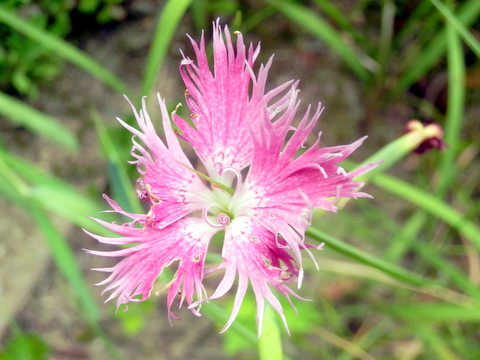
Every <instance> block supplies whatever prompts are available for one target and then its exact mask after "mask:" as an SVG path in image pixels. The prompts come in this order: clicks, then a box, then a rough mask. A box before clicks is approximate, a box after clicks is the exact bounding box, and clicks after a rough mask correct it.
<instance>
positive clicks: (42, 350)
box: [0, 334, 50, 360]
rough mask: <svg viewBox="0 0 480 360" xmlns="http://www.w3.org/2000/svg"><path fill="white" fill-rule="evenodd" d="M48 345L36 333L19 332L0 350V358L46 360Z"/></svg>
mask: <svg viewBox="0 0 480 360" xmlns="http://www.w3.org/2000/svg"><path fill="white" fill-rule="evenodd" d="M49 353H50V347H49V346H48V345H47V343H46V342H45V341H43V339H42V338H41V337H40V336H38V335H36V334H19V335H17V336H15V337H14V338H13V339H10V340H9V341H8V342H7V343H6V344H5V347H4V348H3V349H2V350H1V351H0V360H47V359H49V356H48V355H49Z"/></svg>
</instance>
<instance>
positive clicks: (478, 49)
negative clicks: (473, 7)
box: [430, 0, 480, 57]
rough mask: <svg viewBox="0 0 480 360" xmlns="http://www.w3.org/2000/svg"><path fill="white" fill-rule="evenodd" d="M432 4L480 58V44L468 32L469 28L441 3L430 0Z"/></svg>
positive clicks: (436, 0)
mask: <svg viewBox="0 0 480 360" xmlns="http://www.w3.org/2000/svg"><path fill="white" fill-rule="evenodd" d="M430 2H431V3H432V4H433V5H434V6H435V7H436V8H437V9H438V11H440V12H441V13H442V15H443V16H444V17H445V19H446V20H447V21H448V22H449V23H450V24H451V25H452V26H453V27H454V28H455V30H456V31H458V33H459V34H460V36H461V37H462V38H463V40H464V41H465V42H466V43H467V45H468V46H469V47H470V49H471V50H472V51H473V52H474V53H475V54H476V55H477V56H478V57H480V43H479V42H478V41H477V39H476V38H475V37H474V36H473V35H472V34H471V33H470V32H469V31H468V30H467V28H466V27H465V26H464V25H463V24H462V23H461V22H460V21H459V20H458V19H457V17H456V16H455V15H454V14H453V13H452V12H451V11H450V10H449V9H448V8H447V7H446V6H445V5H443V4H442V3H441V2H440V1H438V0H430Z"/></svg>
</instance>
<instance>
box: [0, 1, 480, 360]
mask: <svg viewBox="0 0 480 360" xmlns="http://www.w3.org/2000/svg"><path fill="white" fill-rule="evenodd" d="M479 14H480V2H479V1H476V0H467V1H461V2H455V1H446V2H441V1H438V0H423V1H417V2H414V3H408V2H405V1H393V0H386V1H383V2H375V1H355V2H347V1H346V2H342V1H340V2H333V1H326V0H316V1H313V2H308V3H307V2H305V1H293V0H269V1H261V2H258V3H257V4H256V5H255V6H252V7H250V6H249V5H248V4H246V3H244V2H241V1H233V0H232V1H207V0H201V1H194V2H191V1H181V2H178V1H174V0H170V1H167V2H166V4H165V6H164V7H163V8H162V9H159V11H158V16H157V19H158V22H157V25H156V32H155V35H154V37H153V38H152V41H151V44H150V51H149V56H148V57H147V59H146V63H145V67H144V70H143V75H144V76H143V78H142V79H139V85H140V86H139V87H138V88H140V89H141V90H140V93H133V91H132V90H131V89H129V88H128V86H127V85H126V84H125V82H124V80H123V79H122V76H119V75H116V74H113V73H112V72H111V71H109V70H106V68H107V67H106V66H105V65H104V64H100V63H99V62H98V61H96V60H93V59H92V58H91V57H90V56H89V55H87V54H86V53H85V52H84V51H82V50H81V49H79V48H78V47H75V46H74V45H72V43H70V42H69V41H67V40H65V39H64V38H61V37H60V36H59V35H58V34H56V33H53V32H49V31H47V30H45V29H41V28H38V27H36V26H35V24H31V23H29V22H28V19H25V18H24V17H23V16H22V15H21V13H20V12H16V11H14V10H12V9H7V8H4V7H0V22H1V23H2V25H6V26H8V27H10V28H11V29H12V30H13V31H15V32H17V33H18V34H21V36H25V37H27V38H29V39H30V40H31V41H34V42H35V43H37V44H38V45H39V46H40V47H42V48H44V49H45V50H47V51H49V52H50V53H51V54H52V55H53V56H56V57H58V58H59V59H60V58H61V59H63V60H64V61H68V62H71V63H72V64H74V65H75V66H77V67H79V68H80V69H82V70H83V71H84V72H85V74H88V75H89V76H91V77H92V81H98V82H102V83H104V84H106V85H107V86H109V87H110V88H111V89H113V90H114V91H116V92H118V93H119V98H120V94H122V93H124V94H128V95H131V96H133V98H136V99H139V98H140V97H141V96H143V95H147V94H150V92H151V91H152V90H153V88H154V84H155V80H156V78H157V77H158V74H159V72H160V70H161V67H162V64H163V63H164V61H165V57H166V56H167V50H168V49H169V48H170V46H171V43H172V39H173V37H174V35H175V34H176V33H177V32H179V31H184V30H183V28H182V27H181V25H180V24H181V23H182V19H183V21H184V22H185V23H188V20H191V21H192V23H193V24H194V28H192V29H189V31H192V32H194V34H195V35H198V34H199V33H200V31H201V29H202V28H206V29H205V30H206V33H208V32H209V26H210V24H211V21H212V20H214V19H216V18H217V17H218V16H221V17H222V21H223V20H225V21H226V22H229V20H230V21H232V22H234V23H235V28H238V29H239V30H241V31H243V32H245V36H246V38H247V39H248V38H249V36H248V32H251V33H257V32H258V34H259V35H261V34H262V32H265V30H264V29H265V27H268V26H270V27H271V26H278V28H279V29H282V31H283V34H279V35H277V36H282V35H283V36H289V37H293V38H308V39H309V40H310V41H311V42H315V43H318V44H321V45H322V46H324V47H327V48H328V49H329V51H331V52H333V53H336V54H337V56H338V57H339V59H341V61H342V63H343V64H344V65H345V66H344V72H345V73H347V74H348V75H349V77H351V78H352V79H354V80H355V81H357V82H358V83H359V84H360V86H361V91H362V93H363V94H364V98H365V99H367V100H366V102H368V104H367V106H368V107H370V108H373V111H375V110H376V111H377V112H379V113H380V112H381V111H382V110H383V109H385V108H386V107H387V106H388V105H389V104H393V103H396V102H398V101H403V102H404V103H405V104H406V105H407V106H409V107H410V108H412V111H411V112H412V113H416V114H418V115H419V116H420V117H422V118H425V119H426V120H434V121H436V122H438V123H439V124H441V125H442V127H443V129H444V132H445V138H444V139H445V141H446V143H447V145H448V146H447V148H446V149H445V150H444V151H443V152H441V153H440V152H437V153H435V152H432V153H427V154H425V155H423V156H422V157H417V158H414V157H413V156H411V155H409V152H410V150H411V148H408V147H405V146H404V145H402V146H400V145H398V144H399V143H394V142H393V141H394V140H395V139H396V138H397V137H398V134H396V133H391V134H390V133H388V134H382V135H383V136H384V137H386V138H388V139H389V142H390V147H389V146H386V147H385V148H384V151H380V150H381V147H382V146H381V145H380V144H375V145H370V148H372V146H376V151H378V153H377V156H379V157H380V158H386V159H387V161H386V164H388V166H386V167H384V168H383V169H382V170H381V171H379V172H378V173H377V174H376V175H374V176H373V177H371V178H369V179H366V180H367V181H369V182H370V183H371V185H368V186H369V187H368V190H367V192H370V193H374V194H375V197H376V199H375V200H373V202H372V203H369V202H368V201H358V202H355V203H349V205H348V209H346V210H345V211H342V212H340V213H339V214H335V215H334V217H331V216H332V215H329V214H327V215H321V216H320V217H319V219H318V221H316V222H315V223H314V224H313V226H314V228H312V229H311V230H310V231H309V236H310V237H311V238H312V239H314V240H317V241H325V242H326V250H327V251H325V252H324V253H321V254H320V255H319V256H318V259H319V262H320V267H321V271H320V273H316V272H314V269H313V266H312V269H309V270H310V274H309V280H308V281H309V284H311V286H309V288H308V290H307V291H306V292H307V294H308V295H309V296H311V297H313V298H315V300H316V301H315V302H313V303H305V304H304V303H302V304H299V305H298V307H299V308H300V313H299V316H298V318H295V317H294V316H293V313H290V310H286V311H288V312H289V323H290V326H291V329H292V336H291V337H290V338H288V337H285V336H284V337H283V341H284V348H285V349H286V354H287V355H288V356H290V357H291V358H295V357H298V356H303V357H302V358H312V359H317V358H320V359H341V360H347V359H355V358H357V359H393V358H404V359H407V358H408V359H469V358H477V357H479V358H480V346H479V345H478V344H479V343H480V338H479V336H480V335H479V333H478V330H477V327H478V325H477V324H478V322H479V311H480V302H479V300H480V290H479V288H478V286H479V279H478V272H479V270H480V269H479V265H478V263H479V250H480V231H479V225H478V213H479V202H478V183H480V173H479V171H478V170H477V169H478V149H479V146H480V144H479V143H478V137H475V136H474V134H472V133H466V131H465V129H466V124H465V122H464V117H465V115H464V114H465V112H466V108H468V107H469V106H473V104H471V103H469V99H468V97H467V80H468V75H467V74H469V73H470V72H471V73H473V74H474V75H475V76H478V75H476V74H477V73H478V55H479V54H480V51H479V49H480V46H479V43H478V40H477V38H478V30H479V29H478V18H479ZM185 19H187V20H185ZM280 23H281V25H282V26H279V24H280ZM184 26H185V25H184ZM232 30H234V29H233V28H232ZM190 33H191V32H190ZM18 34H17V35H18ZM191 34H192V33H191ZM262 40H263V41H267V40H268V39H262ZM292 51H294V49H292ZM472 59H474V60H472ZM439 72H444V73H446V76H447V80H448V83H447V84H448V87H447V89H446V90H447V96H446V100H445V104H437V103H428V104H427V105H428V106H425V103H427V102H428V101H429V99H426V98H423V97H422V94H421V93H419V92H418V91H417V89H418V87H419V85H422V84H425V82H426V81H427V83H428V79H430V78H431V77H432V76H434V75H435V74H436V73H439ZM471 76H473V75H471ZM158 90H161V89H158ZM474 90H477V89H474ZM368 99H371V100H368ZM326 105H327V106H328V104H326ZM375 108H377V109H375ZM425 108H430V109H434V110H433V111H425ZM0 113H1V114H2V115H3V116H4V117H5V119H7V120H9V121H11V122H12V124H14V125H15V126H22V127H25V128H26V129H28V130H29V131H31V132H32V133H34V134H35V136H40V137H44V138H45V139H46V140H48V141H50V142H51V144H52V145H51V146H56V145H57V144H58V145H60V146H63V147H65V148H66V149H68V151H72V152H75V153H76V154H78V156H81V150H79V149H78V146H79V145H78V144H79V141H78V139H76V137H75V135H74V134H73V132H72V131H70V130H68V129H66V128H65V127H64V126H63V125H62V124H61V123H60V122H59V121H58V120H55V119H54V118H53V117H52V116H51V115H49V114H46V113H41V112H39V111H38V110H34V109H33V105H32V104H30V103H29V101H28V100H24V101H22V98H21V97H19V96H18V94H13V93H12V94H6V93H1V94H0ZM90 114H91V115H90V116H91V118H92V121H93V122H94V123H95V126H96V129H97V133H98V138H99V142H101V144H102V147H103V154H102V156H103V157H104V160H105V163H106V164H108V168H109V169H110V171H109V172H108V181H109V187H110V189H112V192H114V194H113V197H115V198H116V199H118V200H119V201H120V203H121V204H122V206H124V207H125V208H126V209H136V210H137V211H138V210H139V209H140V207H139V204H138V202H137V201H136V199H135V198H134V197H133V195H134V194H135V190H134V188H133V186H132V184H133V183H134V182H133V181H134V177H133V174H131V173H130V170H129V168H127V167H126V165H127V163H126V162H127V160H128V159H127V158H123V157H122V156H123V155H122V154H124V153H125V151H123V150H122V149H125V148H127V149H129V148H130V144H129V143H127V142H126V140H125V139H123V138H119V137H116V136H113V134H115V132H114V131H115V130H113V129H110V128H108V127H107V126H106V125H105V124H104V123H103V122H102V114H99V113H98V112H97V111H96V110H95V109H93V110H91V111H90ZM119 115H121V114H119ZM404 120H405V121H407V120H409V119H404ZM377 125H383V124H376V123H370V124H369V128H370V129H373V131H375V127H376V126H377ZM476 125H477V126H478V124H476ZM383 128H384V127H383ZM324 131H325V133H328V129H324ZM373 137H374V138H375V136H373ZM127 140H128V139H127ZM128 141H129V140H128ZM391 144H395V145H394V146H392V145H391ZM387 145H388V144H387ZM1 150H2V151H1V152H0V193H1V194H2V195H3V197H4V198H5V199H6V200H7V201H10V202H12V203H16V204H19V205H20V206H22V207H23V208H24V209H25V211H26V212H27V213H29V214H30V215H31V217H32V219H33V220H34V223H35V224H36V226H37V227H38V228H39V229H40V230H41V232H42V233H43V235H44V237H45V239H46V241H47V243H48V245H49V246H50V249H51V253H52V258H53V259H54V260H55V263H56V266H57V267H58V269H59V271H60V272H61V273H62V274H63V275H64V276H65V279H66V281H67V283H68V284H69V285H70V286H71V288H72V289H73V291H74V293H75V294H76V295H77V300H76V303H77V306H78V308H79V310H80V312H81V314H82V317H83V318H84V319H85V322H86V323H87V325H88V326H91V327H92V329H93V331H94V332H95V333H96V334H97V336H99V337H101V338H102V339H103V340H104V342H105V346H106V348H107V349H109V352H110V355H111V357H112V358H122V354H121V352H119V351H118V349H116V348H115V346H114V345H113V344H112V341H111V339H110V335H109V329H108V328H103V327H102V325H101V316H102V315H101V314H102V312H101V311H100V309H99V305H98V304H97V303H96V301H95V300H94V299H93V296H92V294H91V291H92V287H91V286H90V284H87V283H86V281H85V279H84V274H82V272H81V271H80V270H79V269H80V265H79V256H83V255H81V254H77V253H76V252H75V251H74V250H73V249H72V248H71V246H70V245H69V240H68V239H67V238H65V237H64V235H62V234H60V233H59V232H58V231H57V230H56V228H55V226H54V225H53V223H52V221H51V218H50V216H51V215H52V214H55V215H58V216H62V217H64V218H65V219H66V220H67V221H68V222H70V223H71V224H72V225H73V226H78V227H82V228H85V229H87V230H90V231H94V232H97V233H100V232H102V231H104V230H102V229H100V228H98V227H97V225H96V224H95V223H94V222H92V221H90V220H89V219H87V218H86V216H97V213H98V212H99V211H100V210H101V209H103V208H105V205H104V204H102V203H101V201H100V199H97V198H93V199H92V197H91V196H90V195H89V194H86V193H83V192H79V190H78V189H77V188H76V187H75V186H73V185H71V184H68V182H67V181H66V180H64V179H61V178H60V177H58V176H56V175H54V174H49V173H48V172H45V171H43V170H41V169H38V168H37V167H36V166H35V165H34V164H32V163H29V162H28V161H27V160H25V159H22V158H20V157H18V156H16V155H14V154H13V153H12V152H11V150H10V149H8V148H6V147H4V146H2V149H1ZM469 152H470V153H469ZM472 152H473V155H472V154H471V153H472ZM412 159H413V160H412ZM408 161H410V162H414V163H415V170H414V171H411V170H409V168H408V166H407V162H408ZM383 172H388V174H383ZM465 173H468V174H469V177H468V178H467V181H465ZM103 190H104V189H101V191H103ZM323 220H326V221H323ZM331 224H338V225H336V226H331ZM323 258H324V263H325V264H326V265H325V266H322V259H323ZM163 277H165V275H162V278H163ZM317 278H318V280H317ZM166 281H168V280H166ZM308 295H307V297H308ZM133 306H135V305H132V307H133ZM230 306H231V305H230ZM254 306H255V305H254V302H253V301H246V302H245V304H244V306H243V308H242V313H241V314H240V316H239V319H238V321H237V323H235V325H234V326H233V327H232V329H231V330H230V331H229V332H227V333H226V334H225V335H223V336H224V342H225V351H226V353H225V354H226V356H227V355H228V356H239V358H255V355H252V354H254V351H255V347H256V341H257V340H256V334H255V332H256V328H255V324H254V321H253V319H254ZM286 308H288V305H287V306H286ZM204 312H205V314H207V315H208V316H209V317H210V318H211V319H212V321H213V322H215V323H218V326H221V324H222V323H224V322H225V319H227V318H228V313H229V305H228V304H222V305H217V304H206V305H205V308H204ZM103 316H107V315H103ZM119 316H120V318H121V319H123V320H122V321H124V322H125V323H124V328H125V331H126V332H128V331H130V332H136V333H137V334H139V333H141V332H142V326H129V324H131V323H134V324H145V323H146V322H148V319H147V317H148V316H151V314H150V312H149V311H145V312H141V311H139V312H134V313H133V315H129V317H128V316H126V315H125V317H124V318H123V317H121V316H122V315H119ZM129 319H130V320H129ZM129 321H130V323H129ZM306 322H307V323H308V326H307V325H305V323H306ZM144 326H146V325H144ZM128 329H130V330H128ZM132 329H135V330H132ZM21 332H25V333H28V332H29V329H28V328H26V329H21V331H20V332H19V331H18V329H17V331H16V332H12V333H15V334H17V335H16V336H17V338H18V339H21V338H22V337H23V336H24V335H23V334H21ZM38 335H39V336H41V334H38ZM132 336H133V335H132ZM12 343H15V342H14V341H13V342H12ZM262 346H265V347H268V343H267V344H266V345H262ZM9 349H10V348H8V347H6V348H4V350H0V351H3V352H2V355H0V358H5V359H8V358H9V357H8V356H10V355H9V351H12V350H9ZM409 351H410V353H409ZM299 354H301V355H299ZM2 356H3V357H2ZM31 358H32V359H33V358H35V357H33V355H32V357H31Z"/></svg>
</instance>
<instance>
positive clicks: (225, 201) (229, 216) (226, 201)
mask: <svg viewBox="0 0 480 360" xmlns="http://www.w3.org/2000/svg"><path fill="white" fill-rule="evenodd" d="M211 194H212V195H213V196H212V199H211V200H212V202H211V204H210V205H209V206H207V208H206V209H205V210H203V218H204V219H205V221H206V222H207V223H208V224H209V225H210V226H212V227H214V228H222V227H224V226H227V225H228V224H230V222H231V221H232V220H233V213H232V211H231V210H230V202H231V201H230V200H231V198H232V196H231V195H230V194H227V193H226V192H225V191H223V190H220V189H215V190H213V191H212V193H211Z"/></svg>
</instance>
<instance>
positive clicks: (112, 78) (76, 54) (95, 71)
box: [0, 6, 130, 94]
mask: <svg viewBox="0 0 480 360" xmlns="http://www.w3.org/2000/svg"><path fill="white" fill-rule="evenodd" d="M0 21H1V22H4V23H5V24H7V25H8V26H10V27H12V28H13V29H15V30H16V31H18V32H19V33H22V34H23V35H25V36H26V37H28V38H30V39H32V40H33V41H36V42H37V43H38V44H40V45H42V46H43V47H45V48H46V49H49V50H51V51H52V52H53V53H55V54H57V55H58V56H60V57H62V58H63V59H65V60H67V61H70V62H71V63H72V64H75V65H76V66H78V67H79V68H81V69H83V70H84V71H86V72H87V73H89V74H91V75H92V76H93V77H95V78H97V79H98V80H100V81H102V82H103V83H105V84H106V85H108V86H109V87H111V88H112V89H113V90H115V91H117V92H119V93H123V94H128V93H129V92H130V90H129V88H128V87H127V86H126V85H125V84H124V83H123V82H122V81H121V80H120V78H118V77H117V76H116V75H114V74H112V73H111V72H110V71H108V70H107V69H106V68H105V67H103V66H102V65H100V64H99V63H98V62H97V61H95V60H93V59H92V58H91V57H90V56H88V55H87V54H85V53H84V52H83V51H81V50H79V49H78V48H76V47H75V46H73V45H71V44H69V43H68V42H66V41H65V40H63V39H61V38H59V37H56V36H53V35H51V34H49V33H48V32H46V31H44V30H42V29H39V28H37V27H35V26H33V25H31V24H29V23H28V22H26V21H25V20H23V19H21V18H20V17H19V16H17V15H16V14H14V13H13V12H11V11H8V10H6V9H5V8H4V7H2V6H0Z"/></svg>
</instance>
